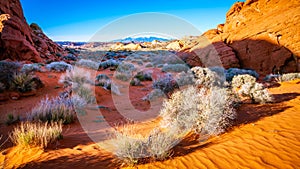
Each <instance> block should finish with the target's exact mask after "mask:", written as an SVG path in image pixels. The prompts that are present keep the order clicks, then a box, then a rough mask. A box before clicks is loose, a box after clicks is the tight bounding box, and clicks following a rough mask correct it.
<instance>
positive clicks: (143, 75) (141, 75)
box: [134, 71, 152, 81]
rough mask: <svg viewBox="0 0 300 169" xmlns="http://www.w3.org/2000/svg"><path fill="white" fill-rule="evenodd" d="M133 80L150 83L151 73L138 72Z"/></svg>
mask: <svg viewBox="0 0 300 169" xmlns="http://www.w3.org/2000/svg"><path fill="white" fill-rule="evenodd" d="M134 78H137V79H139V80H140V81H147V80H148V81H151V80H152V72H151V71H140V72H138V73H137V74H136V75H135V76H134Z"/></svg>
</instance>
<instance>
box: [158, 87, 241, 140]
mask: <svg viewBox="0 0 300 169" xmlns="http://www.w3.org/2000/svg"><path fill="white" fill-rule="evenodd" d="M228 92H229V91H228V90H227V89H225V88H218V87H213V88H210V89H208V88H200V89H199V88H197V87H195V86H189V87H188V88H186V89H183V90H181V91H177V92H175V93H173V95H172V96H171V98H170V99H168V100H166V101H164V102H163V107H162V109H161V111H160V116H161V117H162V122H161V124H162V126H164V127H170V126H172V125H175V126H178V128H180V129H181V130H182V131H188V130H193V131H195V132H197V133H201V134H209V135H217V134H219V133H221V132H223V131H224V130H225V129H226V128H228V127H229V126H230V124H231V121H232V120H233V119H234V118H235V116H236V114H235V111H234V109H233V102H232V100H231V97H230V95H229V94H228Z"/></svg>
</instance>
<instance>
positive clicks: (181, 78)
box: [175, 71, 196, 87]
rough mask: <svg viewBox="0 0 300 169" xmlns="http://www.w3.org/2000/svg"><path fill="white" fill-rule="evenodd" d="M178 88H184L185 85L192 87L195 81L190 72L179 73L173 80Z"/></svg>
mask: <svg viewBox="0 0 300 169" xmlns="http://www.w3.org/2000/svg"><path fill="white" fill-rule="evenodd" d="M175 80H176V82H177V84H178V85H179V87H182V86H186V85H194V84H195V82H196V79H195V77H194V74H193V73H192V72H191V71H188V72H181V73H179V74H178V75H177V76H176V78H175Z"/></svg>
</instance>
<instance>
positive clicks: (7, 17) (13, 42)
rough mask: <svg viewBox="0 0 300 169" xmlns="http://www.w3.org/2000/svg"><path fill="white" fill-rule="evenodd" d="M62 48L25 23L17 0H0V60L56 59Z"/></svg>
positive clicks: (38, 60) (40, 60)
mask: <svg viewBox="0 0 300 169" xmlns="http://www.w3.org/2000/svg"><path fill="white" fill-rule="evenodd" d="M61 52H63V49H62V48H60V47H59V46H58V45H57V44H55V43H54V42H53V41H52V40H50V39H49V38H48V37H47V36H46V35H45V34H43V32H42V31H41V30H33V29H31V28H30V27H29V25H28V24H27V22H26V20H25V18H24V14H23V10H22V6H21V4H20V1H19V0H5V1H4V0H3V1H0V60H3V59H11V60H27V61H33V62H43V61H44V60H47V59H50V60H57V59H59V58H57V56H56V53H61Z"/></svg>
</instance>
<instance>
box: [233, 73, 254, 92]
mask: <svg viewBox="0 0 300 169" xmlns="http://www.w3.org/2000/svg"><path fill="white" fill-rule="evenodd" d="M255 82H256V78H255V77H253V76H251V75H248V74H243V75H236V76H234V77H233V78H232V82H231V86H232V87H233V88H234V89H237V88H240V87H242V85H244V84H246V83H255Z"/></svg>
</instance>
